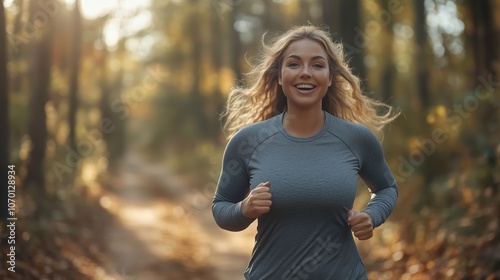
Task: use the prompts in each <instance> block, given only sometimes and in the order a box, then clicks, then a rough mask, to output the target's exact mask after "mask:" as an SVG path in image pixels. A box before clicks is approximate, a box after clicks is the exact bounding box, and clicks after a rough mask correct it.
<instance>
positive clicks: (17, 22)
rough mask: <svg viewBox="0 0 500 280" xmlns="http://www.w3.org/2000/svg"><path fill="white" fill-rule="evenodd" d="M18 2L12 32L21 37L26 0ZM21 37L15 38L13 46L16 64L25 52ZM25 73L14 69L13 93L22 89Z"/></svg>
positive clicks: (13, 56) (16, 36) (15, 36)
mask: <svg viewBox="0 0 500 280" xmlns="http://www.w3.org/2000/svg"><path fill="white" fill-rule="evenodd" d="M14 3H15V4H16V8H17V14H16V17H15V18H14V28H13V32H12V36H14V38H21V36H22V34H21V23H22V18H23V11H24V0H16V1H14ZM20 40H21V39H19V40H17V39H16V40H14V46H13V48H12V50H13V51H12V54H11V55H12V61H13V62H14V63H15V64H18V63H19V60H20V59H21V54H22V52H23V48H24V44H21V41H20ZM23 76H24V75H23V73H20V72H19V69H15V70H14V71H12V87H11V89H12V92H13V93H18V92H19V91H20V90H21V84H22V78H23Z"/></svg>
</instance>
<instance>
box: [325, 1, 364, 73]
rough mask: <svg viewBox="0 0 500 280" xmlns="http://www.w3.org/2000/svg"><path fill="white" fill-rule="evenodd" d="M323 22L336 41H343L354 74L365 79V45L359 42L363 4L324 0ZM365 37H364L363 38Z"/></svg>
mask: <svg viewBox="0 0 500 280" xmlns="http://www.w3.org/2000/svg"><path fill="white" fill-rule="evenodd" d="M322 4H323V21H324V23H326V24H327V25H328V26H329V27H330V32H331V33H332V34H333V35H334V36H333V37H334V39H335V40H339V41H342V43H343V44H344V50H345V52H346V55H347V57H348V58H349V64H350V67H351V68H352V72H353V74H355V75H357V76H358V77H360V78H361V80H363V79H365V77H366V74H365V66H364V63H363V48H364V46H363V44H364V42H361V44H360V42H359V37H360V36H361V35H362V34H364V33H362V32H363V31H362V26H361V17H360V12H361V2H360V1H359V0H340V1H330V0H322ZM361 37H363V36H361ZM363 39H366V38H363Z"/></svg>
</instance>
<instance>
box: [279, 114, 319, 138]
mask: <svg viewBox="0 0 500 280" xmlns="http://www.w3.org/2000/svg"><path fill="white" fill-rule="evenodd" d="M324 125H325V112H323V110H318V109H315V110H287V111H286V113H285V115H284V116H283V128H284V129H285V130H286V132H287V133H288V134H290V135H292V136H295V137H300V138H307V137H311V136H313V135H315V134H317V133H318V132H320V131H321V129H322V128H323V126H324Z"/></svg>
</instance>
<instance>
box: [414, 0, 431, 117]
mask: <svg viewBox="0 0 500 280" xmlns="http://www.w3.org/2000/svg"><path fill="white" fill-rule="evenodd" d="M413 4H414V11H415V24H414V28H415V43H416V48H417V50H416V58H415V61H416V62H417V93H418V95H419V97H420V98H419V100H420V104H419V105H420V108H418V109H417V111H421V112H426V110H427V109H428V108H429V106H430V100H429V99H430V98H429V96H430V90H429V74H428V73H429V71H428V69H427V63H425V62H426V57H427V56H426V51H425V49H426V46H427V32H426V30H425V27H426V21H425V17H426V16H425V6H424V1H414V2H413Z"/></svg>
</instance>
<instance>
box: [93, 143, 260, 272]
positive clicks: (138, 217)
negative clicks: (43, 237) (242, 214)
mask: <svg viewBox="0 0 500 280" xmlns="http://www.w3.org/2000/svg"><path fill="white" fill-rule="evenodd" d="M118 174H119V176H117V178H115V181H114V182H113V183H111V184H110V185H111V186H112V189H111V190H110V192H109V193H108V195H107V196H106V197H104V198H103V199H101V204H102V205H103V206H104V207H106V208H107V209H108V210H109V211H110V212H112V213H114V214H115V215H116V216H117V217H118V219H119V222H120V226H119V227H116V226H111V227H110V228H107V229H106V231H105V232H106V235H107V237H106V238H107V239H108V242H109V244H110V245H109V247H110V251H109V253H108V254H109V258H110V266H113V267H108V268H107V269H108V270H111V271H116V272H117V273H118V274H120V275H121V279H130V280H131V279H174V280H176V279H179V280H181V279H186V278H185V277H186V275H182V274H176V273H177V270H179V271H180V270H184V271H186V270H187V271H189V269H190V266H195V267H193V271H196V273H195V272H193V275H190V276H189V279H200V280H205V279H214V280H238V279H244V278H243V276H242V274H243V270H244V269H245V267H246V264H247V262H248V260H249V258H250V254H251V249H252V245H253V236H254V234H255V225H252V226H251V227H249V228H248V229H247V230H245V231H243V232H228V231H224V230H222V229H220V228H219V227H218V226H217V225H216V224H215V222H214V220H213V217H212V213H211V208H210V207H211V197H209V194H208V193H203V192H202V191H198V190H197V189H196V188H195V187H194V186H192V183H190V182H188V181H187V180H185V179H182V178H180V177H179V176H177V175H175V174H173V173H172V172H171V171H169V170H168V169H167V168H165V167H164V166H159V165H155V164H151V163H148V162H147V161H145V160H144V159H143V158H142V157H141V156H140V155H139V154H138V153H133V152H132V153H130V154H129V155H128V156H127V157H126V158H125V160H124V162H123V164H122V166H121V167H120V168H119V171H118ZM130 240H133V241H134V242H130ZM139 247H140V248H139ZM173 257H174V258H176V259H177V260H178V266H179V267H176V264H175V263H174V264H172V261H171V260H172V258H173ZM166 260H169V261H168V262H167V261H166ZM167 263H168V265H167ZM200 264H203V267H202V268H201V270H200V267H199V265H200ZM180 268H182V269H180ZM204 270H206V274H204V275H200V271H202V273H201V274H203V271H204Z"/></svg>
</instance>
